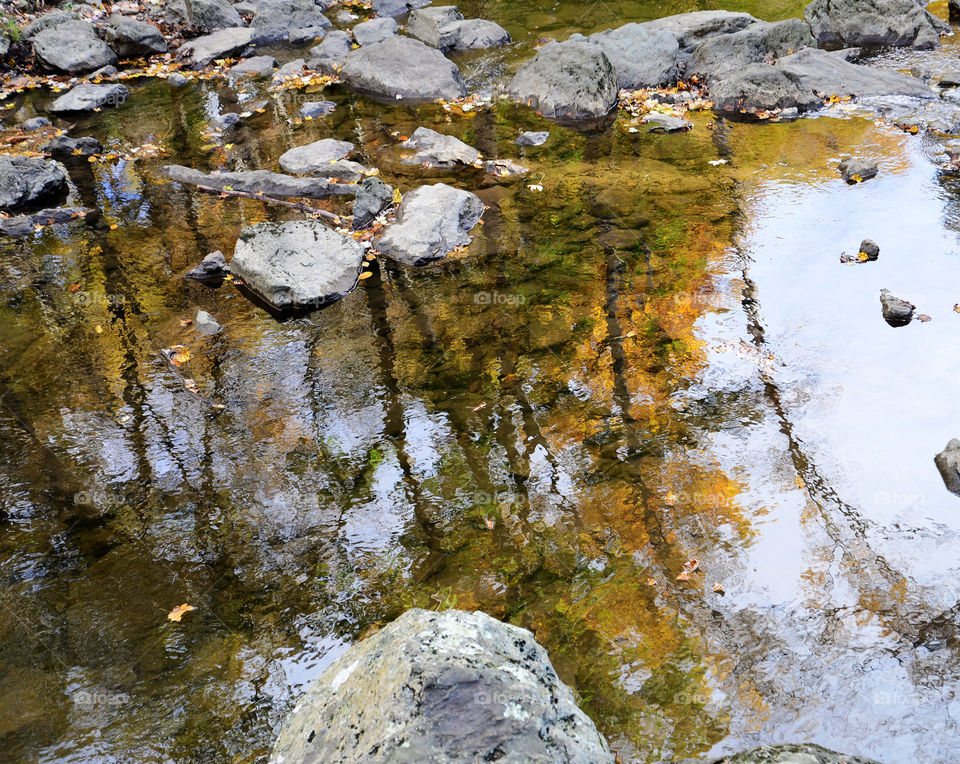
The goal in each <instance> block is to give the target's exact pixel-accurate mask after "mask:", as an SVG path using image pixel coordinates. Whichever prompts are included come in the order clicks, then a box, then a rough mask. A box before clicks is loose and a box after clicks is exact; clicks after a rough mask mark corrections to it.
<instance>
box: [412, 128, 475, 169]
mask: <svg viewBox="0 0 960 764" xmlns="http://www.w3.org/2000/svg"><path fill="white" fill-rule="evenodd" d="M401 145H402V146H403V147H404V148H406V149H416V152H415V153H413V154H411V155H410V156H408V157H406V158H404V159H403V160H402V161H403V162H404V163H406V164H422V165H428V166H430V167H441V168H444V169H447V168H451V167H456V166H458V165H473V164H476V163H477V162H478V161H480V152H479V151H477V150H476V149H475V148H474V147H473V146H469V145H467V144H466V143H464V142H463V141H461V140H460V139H459V138H455V137H454V136H452V135H444V134H443V133H438V132H437V131H436V130H431V129H430V128H429V127H418V128H417V129H416V130H414V132H413V135H411V136H410V137H409V138H408V139H407V140H405V141H404V142H403V143H402V144H401Z"/></svg>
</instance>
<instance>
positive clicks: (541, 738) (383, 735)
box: [270, 609, 613, 764]
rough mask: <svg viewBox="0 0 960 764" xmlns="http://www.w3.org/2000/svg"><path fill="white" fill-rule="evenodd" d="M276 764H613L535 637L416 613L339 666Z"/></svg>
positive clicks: (295, 716)
mask: <svg viewBox="0 0 960 764" xmlns="http://www.w3.org/2000/svg"><path fill="white" fill-rule="evenodd" d="M270 761H271V764H279V763H280V762H283V764H330V763H331V762H359V761H364V762H371V763H376V762H383V763H384V764H386V762H390V763H391V764H393V763H394V762H397V763H400V762H463V763H464V764H466V763H467V762H477V761H504V762H530V763H531V764H547V763H548V762H550V763H551V764H552V763H553V762H570V763H571V764H608V763H609V762H612V761H613V756H612V755H611V754H610V751H609V749H608V747H607V743H606V741H605V740H604V739H603V737H602V736H601V735H600V733H599V732H598V731H597V729H596V727H595V726H594V725H593V722H591V721H590V719H589V718H587V716H586V714H584V713H583V711H581V710H580V709H579V708H578V707H577V704H576V700H575V698H574V695H573V692H572V691H571V690H570V688H569V687H567V686H566V685H565V684H563V682H561V681H560V679H559V677H557V673H556V671H554V669H553V666H552V665H551V663H550V659H549V657H548V656H547V653H546V651H545V650H544V649H543V648H542V647H541V646H540V645H538V644H537V643H536V641H535V640H534V638H533V635H532V634H531V633H530V632H529V631H527V630H525V629H521V628H518V627H516V626H511V625H509V624H505V623H502V622H500V621H498V620H496V619H494V618H491V617H490V616H488V615H486V614H484V613H467V612H464V611H461V610H446V611H443V612H441V613H435V612H431V611H427V610H419V609H414V610H408V611H407V612H406V613H404V614H403V615H402V616H400V617H399V618H398V619H397V620H396V621H394V622H393V623H391V624H389V625H387V626H385V627H384V628H383V629H381V630H380V631H379V632H378V633H377V634H375V635H373V636H372V637H369V638H367V639H365V640H363V641H362V642H360V643H358V644H356V645H354V646H353V647H351V648H350V649H349V650H347V651H346V652H345V653H344V654H343V655H341V656H340V657H339V658H338V659H337V660H336V661H334V662H333V663H332V664H331V665H330V666H329V667H328V668H327V670H326V671H325V672H324V673H323V674H322V675H321V677H320V679H318V680H317V682H316V684H314V685H313V687H312V688H311V689H310V690H309V692H308V693H307V694H306V696H305V697H304V698H303V699H302V700H301V701H300V703H299V704H298V706H297V708H296V709H295V710H294V712H293V713H292V714H291V715H290V716H289V717H288V718H287V720H286V721H285V722H284V725H283V728H282V729H281V732H280V737H279V739H278V741H277V744H276V746H275V747H274V750H273V755H272V757H271V759H270Z"/></svg>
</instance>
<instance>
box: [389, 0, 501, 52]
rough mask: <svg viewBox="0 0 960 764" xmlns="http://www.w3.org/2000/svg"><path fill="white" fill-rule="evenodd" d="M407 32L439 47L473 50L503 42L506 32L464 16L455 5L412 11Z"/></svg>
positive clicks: (498, 26) (494, 24) (489, 22)
mask: <svg viewBox="0 0 960 764" xmlns="http://www.w3.org/2000/svg"><path fill="white" fill-rule="evenodd" d="M407 34H408V35H410V36H411V37H416V38H417V39H418V40H422V41H423V42H425V43H426V44H427V45H432V46H433V47H434V48H439V49H440V50H477V49H481V48H492V47H494V46H497V45H506V44H507V43H508V42H510V33H509V32H507V30H506V29H504V28H503V27H501V26H500V25H499V24H496V23H494V22H493V21H487V20H486V19H464V18H463V14H462V13H461V12H460V9H459V8H457V6H455V5H441V6H434V7H430V8H424V9H422V10H416V11H413V13H411V14H410V19H409V20H408V21H407Z"/></svg>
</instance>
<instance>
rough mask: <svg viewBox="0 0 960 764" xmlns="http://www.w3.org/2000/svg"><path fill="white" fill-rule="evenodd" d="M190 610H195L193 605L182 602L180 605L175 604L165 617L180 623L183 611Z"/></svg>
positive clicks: (187, 611)
mask: <svg viewBox="0 0 960 764" xmlns="http://www.w3.org/2000/svg"><path fill="white" fill-rule="evenodd" d="M191 610H196V608H195V607H194V606H193V605H188V604H187V603H186V602H184V603H183V604H182V605H177V606H176V607H175V608H174V609H173V610H171V611H170V612H169V613H167V618H169V619H170V620H171V621H176V622H177V623H180V619H181V618H183V614H184V613H189V612H190V611H191Z"/></svg>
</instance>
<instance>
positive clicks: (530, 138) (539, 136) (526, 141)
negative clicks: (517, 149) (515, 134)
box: [514, 130, 550, 146]
mask: <svg viewBox="0 0 960 764" xmlns="http://www.w3.org/2000/svg"><path fill="white" fill-rule="evenodd" d="M549 137H550V133H548V132H547V131H546V130H544V131H543V132H539V133H534V132H530V131H529V130H528V131H527V132H525V133H523V134H521V136H520V137H519V138H517V140H515V141H514V143H516V144H517V145H518V146H542V145H543V144H544V143H546V142H547V139H548V138H549Z"/></svg>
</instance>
